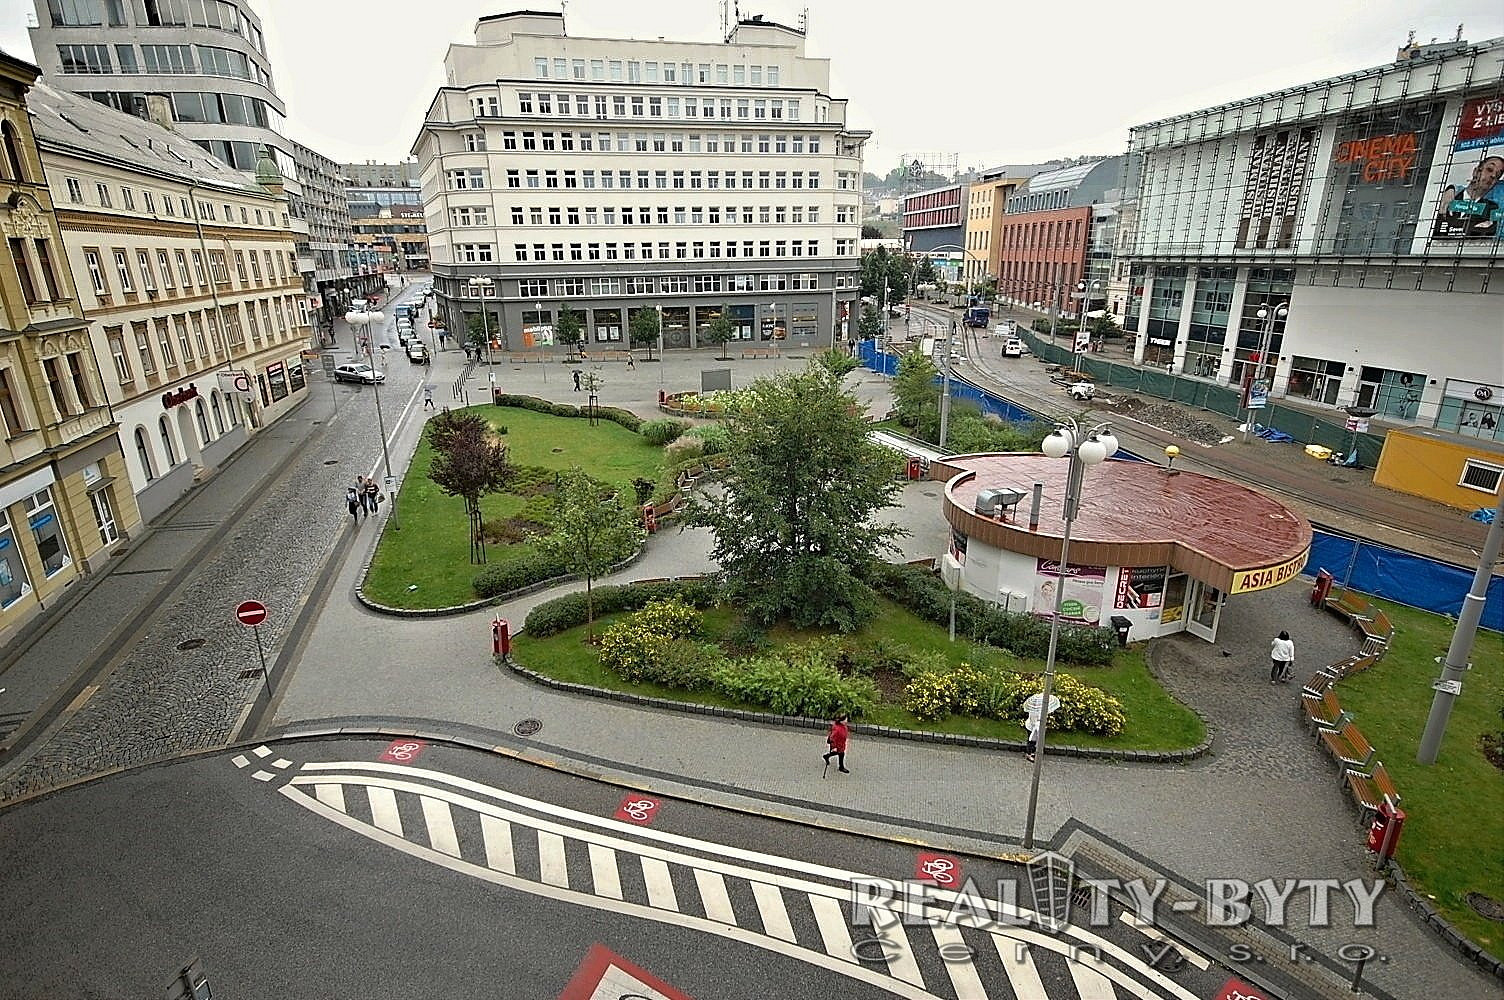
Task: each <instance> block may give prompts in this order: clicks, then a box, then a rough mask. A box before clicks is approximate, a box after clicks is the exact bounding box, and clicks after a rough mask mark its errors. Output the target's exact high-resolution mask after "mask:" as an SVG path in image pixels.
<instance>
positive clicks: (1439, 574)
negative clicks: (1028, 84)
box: [857, 340, 1504, 632]
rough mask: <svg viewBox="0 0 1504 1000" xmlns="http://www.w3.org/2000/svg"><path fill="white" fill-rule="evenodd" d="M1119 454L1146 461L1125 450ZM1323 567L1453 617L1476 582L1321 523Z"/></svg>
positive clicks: (1309, 570) (861, 351)
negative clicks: (1329, 528) (1327, 527)
mask: <svg viewBox="0 0 1504 1000" xmlns="http://www.w3.org/2000/svg"><path fill="white" fill-rule="evenodd" d="M857 354H858V357H859V358H860V359H861V362H862V364H863V366H865V367H867V368H870V369H872V370H873V371H876V372H882V373H883V374H885V375H892V374H895V373H896V371H897V369H898V359H897V358H896V357H895V356H893V355H891V354H884V353H883V352H882V351H881V350H880V349H879V348H878V345H877V344H876V342H874V341H871V340H864V341H862V342H861V343H860V344H859V345H858V352H857ZM951 397H952V398H954V399H967V400H970V401H972V402H974V403H976V404H977V405H979V406H980V407H981V408H982V409H983V411H984V412H987V413H995V414H997V415H998V416H1000V417H1002V418H1003V419H1005V420H1038V419H1039V417H1038V415H1037V414H1034V413H1031V412H1030V411H1028V410H1025V409H1024V408H1023V407H1021V406H1018V405H1017V404H1016V403H1013V402H1011V401H1009V400H1006V399H1003V398H1002V397H1000V396H995V395H993V394H992V393H990V392H988V391H987V390H985V389H982V388H980V387H979V386H975V385H972V384H971V383H970V382H966V381H963V380H960V379H956V378H952V379H951ZM1118 454H1119V456H1120V457H1122V458H1126V459H1133V460H1138V461H1143V459H1141V458H1139V456H1137V455H1134V454H1131V453H1129V452H1126V451H1120V452H1118ZM1320 569H1325V570H1327V571H1328V572H1330V573H1331V574H1332V576H1334V577H1335V578H1336V579H1337V582H1338V583H1340V584H1342V585H1343V586H1345V587H1352V588H1353V589H1354V590H1357V591H1361V592H1362V593H1365V594H1373V595H1374V596H1376V597H1382V598H1385V599H1386V600H1391V601H1395V602H1397V603H1399V604H1405V605H1408V606H1410V607H1412V608H1420V609H1421V610H1422V611H1431V612H1434V613H1436V614H1442V615H1451V616H1452V617H1454V618H1455V617H1457V615H1458V614H1459V613H1460V612H1461V610H1462V601H1463V598H1465V597H1466V596H1467V592H1468V588H1469V587H1471V586H1472V583H1473V570H1472V569H1465V568H1463V567H1461V566H1454V565H1452V564H1451V563H1445V562H1441V561H1439V560H1436V559H1431V558H1428V557H1426V556H1420V555H1416V554H1415V553H1413V552H1405V551H1403V550H1401V549H1394V548H1390V547H1389V546H1387V545H1380V544H1378V543H1377V542H1369V541H1365V540H1363V539H1359V538H1353V537H1351V536H1349V535H1342V534H1338V533H1335V532H1333V531H1330V530H1328V529H1325V528H1319V527H1318V528H1315V530H1314V531H1313V533H1312V539H1311V557H1310V559H1308V560H1307V561H1306V567H1305V570H1304V572H1305V574H1306V575H1307V576H1315V575H1316V571H1317V570H1320ZM1483 627H1484V628H1486V629H1489V630H1490V631H1494V632H1504V577H1500V576H1495V577H1493V579H1492V580H1491V581H1490V582H1489V587H1488V594H1487V600H1486V601H1485V602H1484V605H1483Z"/></svg>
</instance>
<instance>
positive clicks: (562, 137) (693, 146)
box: [465, 129, 820, 154]
mask: <svg viewBox="0 0 1504 1000" xmlns="http://www.w3.org/2000/svg"><path fill="white" fill-rule="evenodd" d="M501 148H502V150H503V151H511V150H520V151H528V150H537V151H540V152H554V151H559V152H565V153H573V152H581V153H609V152H612V151H613V150H614V151H615V152H618V153H737V152H741V153H788V154H792V153H819V152H820V137H819V136H818V135H805V134H803V133H793V134H789V133H780V132H771V133H767V134H759V135H752V134H747V133H737V132H725V133H722V132H692V133H686V132H651V133H649V132H578V133H577V132H549V131H538V132H534V131H530V130H527V129H523V130H520V131H513V130H507V131H505V132H502V133H501ZM465 151H466V152H470V153H482V152H485V151H486V134H485V133H484V132H467V133H465Z"/></svg>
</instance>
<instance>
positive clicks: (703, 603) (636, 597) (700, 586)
mask: <svg viewBox="0 0 1504 1000" xmlns="http://www.w3.org/2000/svg"><path fill="white" fill-rule="evenodd" d="M594 596H595V613H596V615H597V616H600V615H609V614H613V613H615V612H618V611H637V610H638V609H640V608H642V607H644V606H645V605H647V604H648V603H649V602H650V601H655V600H662V599H665V598H676V599H678V600H679V601H681V602H683V603H685V604H688V605H690V606H691V607H695V608H708V607H711V606H712V605H714V604H715V603H716V602H717V600H719V598H720V592H719V589H718V588H717V587H716V585H715V583H714V581H711V580H665V581H663V582H661V583H633V584H624V585H611V586H605V587H596V588H594ZM587 617H588V611H587V609H586V606H585V592H584V591H576V592H574V593H570V594H565V595H564V596H563V597H556V598H554V599H553V600H551V601H544V602H543V603H542V604H540V605H538V606H537V607H535V608H533V610H532V611H529V612H528V615H527V619H526V620H525V621H524V622H523V625H522V627H523V629H524V630H525V631H526V632H527V634H528V635H532V636H537V637H538V638H540V639H546V638H547V637H549V636H551V635H558V634H559V633H560V632H564V631H567V630H568V629H572V628H575V627H576V626H579V625H584V624H585V621H586V619H587Z"/></svg>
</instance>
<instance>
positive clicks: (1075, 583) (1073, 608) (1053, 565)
mask: <svg viewBox="0 0 1504 1000" xmlns="http://www.w3.org/2000/svg"><path fill="white" fill-rule="evenodd" d="M1106 583H1107V567H1105V566H1067V567H1066V568H1065V572H1064V573H1061V572H1060V562H1059V561H1058V560H1055V559H1036V560H1035V561H1034V613H1035V614H1038V615H1049V614H1054V612H1055V588H1056V587H1060V588H1061V593H1062V597H1061V602H1060V620H1061V621H1063V622H1072V623H1075V624H1084V625H1098V624H1100V623H1101V621H1102V590H1103V588H1104V587H1105V586H1106Z"/></svg>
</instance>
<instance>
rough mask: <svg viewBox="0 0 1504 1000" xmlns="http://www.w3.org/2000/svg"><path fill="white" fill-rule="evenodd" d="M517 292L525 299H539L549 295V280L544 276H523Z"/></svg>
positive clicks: (518, 283)
mask: <svg viewBox="0 0 1504 1000" xmlns="http://www.w3.org/2000/svg"><path fill="white" fill-rule="evenodd" d="M517 294H518V296H520V297H521V298H524V299H537V298H542V297H544V296H546V295H548V281H547V280H546V279H543V278H523V279H522V280H521V281H519V282H517Z"/></svg>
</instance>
